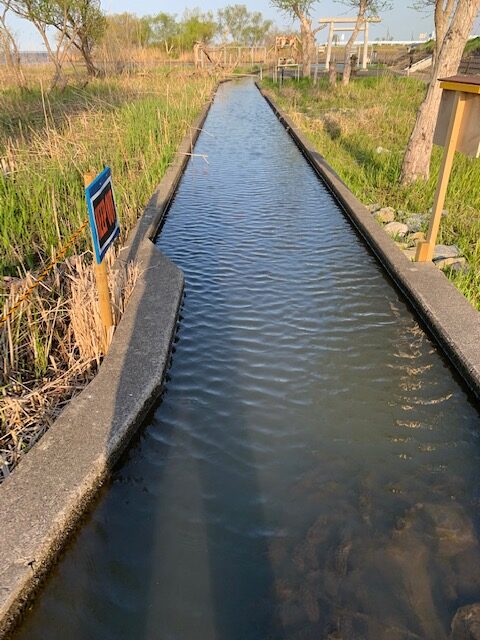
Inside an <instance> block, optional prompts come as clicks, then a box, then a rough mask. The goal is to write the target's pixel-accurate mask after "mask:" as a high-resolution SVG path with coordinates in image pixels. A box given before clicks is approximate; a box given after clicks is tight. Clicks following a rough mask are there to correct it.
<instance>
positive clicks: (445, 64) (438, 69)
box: [400, 0, 480, 185]
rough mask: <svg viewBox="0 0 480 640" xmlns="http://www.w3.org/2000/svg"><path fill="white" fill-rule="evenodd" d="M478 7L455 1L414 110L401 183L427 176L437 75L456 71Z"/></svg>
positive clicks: (474, 0)
mask: <svg viewBox="0 0 480 640" xmlns="http://www.w3.org/2000/svg"><path fill="white" fill-rule="evenodd" d="M438 1H440V0H438ZM479 8H480V0H459V1H458V4H457V8H456V10H455V13H454V14H453V17H452V19H451V22H450V26H449V28H448V30H447V32H446V35H445V37H444V39H443V43H442V46H441V47H440V49H439V52H438V55H437V57H436V60H435V66H434V69H433V73H432V79H431V81H430V85H429V87H428V91H427V95H426V97H425V100H424V101H423V103H422V104H421V106H420V109H419V110H418V113H417V120H416V122H415V127H414V129H413V131H412V134H411V136H410V140H409V141H408V145H407V149H406V152H405V156H404V158H403V165H402V172H401V176H400V182H401V184H403V185H408V184H411V183H412V182H414V181H415V180H418V179H423V180H427V179H428V177H429V175H430V159H431V156H432V149H433V135H434V133H435V125H436V122H437V118H438V111H439V107H440V100H441V97H442V90H441V89H440V85H439V82H438V78H442V77H446V76H451V75H453V74H455V73H456V72H457V71H458V67H459V65H460V62H461V59H462V55H463V51H464V49H465V43H466V42H467V39H468V36H469V35H470V32H471V30H472V27H473V23H474V20H475V18H476V16H477V13H478V10H479Z"/></svg>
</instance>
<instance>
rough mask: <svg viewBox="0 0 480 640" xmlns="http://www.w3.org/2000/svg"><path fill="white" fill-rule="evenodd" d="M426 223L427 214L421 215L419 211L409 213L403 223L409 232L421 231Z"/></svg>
mask: <svg viewBox="0 0 480 640" xmlns="http://www.w3.org/2000/svg"><path fill="white" fill-rule="evenodd" d="M427 223H428V216H425V215H422V214H421V213H414V214H410V215H409V216H406V218H405V224H407V226H408V228H409V230H410V232H411V233H417V232H418V231H421V230H422V228H423V227H424V226H426V224H427Z"/></svg>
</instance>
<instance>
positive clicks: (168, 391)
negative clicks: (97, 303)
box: [17, 82, 480, 640]
mask: <svg viewBox="0 0 480 640" xmlns="http://www.w3.org/2000/svg"><path fill="white" fill-rule="evenodd" d="M205 129H206V131H205V132H204V133H203V134H202V135H201V137H200V139H199V141H198V144H197V149H196V151H197V152H198V153H199V154H207V155H208V164H207V163H206V162H204V161H203V160H201V159H200V158H195V159H193V160H192V161H191V162H190V164H189V166H188V168H187V171H186V173H185V176H184V177H183V179H182V181H181V183H180V186H179V189H178V191H177V194H176V196H175V199H174V201H173V203H172V206H171V208H170V212H169V216H168V218H167V221H166V224H165V226H164V228H163V230H162V232H161V234H160V236H159V238H158V240H157V245H158V246H159V248H160V249H161V250H162V251H164V252H165V253H166V254H167V255H168V256H169V258H171V259H172V260H173V261H174V262H175V263H176V264H178V265H179V266H180V267H181V268H182V269H183V270H184V272H185V275H186V296H185V301H184V307H183V310H182V318H181V320H180V323H179V331H178V336H177V339H176V343H175V352H174V354H173V361H172V366H171V369H170V372H169V378H168V381H167V385H166V387H165V390H164V395H163V398H162V401H161V403H160V405H159V406H158V408H157V409H156V410H155V411H154V412H153V413H152V414H151V415H150V417H149V418H148V419H147V420H146V428H145V429H144V430H143V431H142V432H141V433H140V434H139V435H138V436H137V439H136V441H135V443H134V445H133V446H132V447H131V448H130V450H129V451H128V453H127V454H126V455H125V456H124V458H123V460H122V461H121V463H120V464H119V465H118V467H117V468H116V470H115V472H114V474H113V478H112V480H111V482H110V483H109V486H108V488H107V491H105V492H104V493H103V495H102V497H101V498H100V500H99V502H98V504H97V506H96V508H95V510H94V511H93V512H92V513H91V514H90V516H89V517H88V518H87V521H86V523H85V525H84V527H83V528H82V529H81V530H80V531H79V533H78V535H77V537H76V539H75V541H74V542H73V543H72V544H71V545H70V548H69V549H68V551H67V553H66V554H65V557H64V558H63V560H62V562H60V563H59V565H58V567H57V569H56V570H55V571H54V573H53V574H52V577H51V579H50V581H49V582H48V585H47V587H46V589H45V590H44V593H43V594H42V596H41V597H40V598H39V601H38V604H36V605H35V607H34V608H33V611H32V612H31V615H30V616H28V617H27V619H26V620H25V624H24V626H23V628H22V629H21V630H20V631H19V634H18V636H17V638H21V639H22V640H40V639H44V638H48V639H49V640H56V639H60V638H62V639H63V638H65V637H68V638H69V639H72V640H81V639H82V640H83V639H86V638H88V639H89V640H90V639H91V640H100V639H101V640H127V639H129V640H130V639H133V638H135V640H170V639H172V640H177V639H178V640H190V639H193V638H195V640H212V639H213V638H216V639H218V640H268V639H270V640H274V639H275V640H276V639H279V640H281V639H282V638H289V639H291V640H300V639H302V640H308V639H310V638H311V639H312V640H313V638H315V639H319V638H325V639H333V638H335V639H336V638H342V639H343V640H361V639H368V640H396V639H397V638H398V640H403V639H405V640H407V639H409V640H411V639H418V638H422V640H446V638H447V637H448V633H449V625H450V622H451V619H452V617H453V615H454V613H455V611H456V609H457V608H458V607H460V606H462V605H464V604H469V603H471V602H477V601H479V600H480V583H479V581H478V577H477V576H478V575H480V548H479V545H478V538H477V534H478V528H477V525H478V523H477V522H476V518H478V514H479V509H478V486H479V479H480V477H479V476H480V471H479V469H480V466H479V462H480V460H479V458H480V450H479V446H478V433H479V430H478V425H479V420H478V411H477V408H476V407H475V406H474V405H473V404H471V403H470V401H469V398H468V396H467V394H466V393H465V392H464V390H463V389H462V387H461V386H460V385H459V384H458V381H457V380H456V379H455V377H454V376H453V374H452V372H451V371H450V370H449V368H448V366H447V364H446V363H445V360H444V359H443V358H442V356H441V355H440V354H439V352H438V350H437V349H436V347H435V346H434V345H433V344H432V343H431V342H430V340H429V339H428V337H427V336H426V335H425V333H424V332H423V331H422V330H421V329H420V327H419V325H418V323H417V321H416V320H415V318H414V317H413V316H412V314H411V312H410V310H409V309H408V307H407V305H406V304H405V302H404V301H403V300H402V299H401V298H400V297H399V295H398V293H397V292H396V291H395V290H393V288H392V287H391V285H390V283H389V282H388V280H387V279H386V276H385V275H384V274H383V273H382V271H381V269H380V268H379V266H378V265H377V264H376V262H375V261H374V259H373V258H372V256H371V255H369V253H368V252H367V251H366V250H365V247H364V245H363V244H362V242H361V241H360V239H359V238H358V237H357V235H356V233H355V232H354V231H353V230H352V229H351V227H350V225H349V223H348V222H347V221H346V220H345V218H344V217H343V215H341V213H340V211H339V209H338V205H337V204H336V203H335V201H334V199H333V198H332V197H331V195H330V194H329V193H328V192H327V190H326V188H325V186H324V185H323V183H321V182H320V181H319V180H317V179H316V178H315V176H314V173H313V170H312V169H311V167H309V166H308V165H307V164H306V163H305V161H304V159H303V158H302V156H301V154H300V152H299V150H298V149H297V148H296V147H295V146H294V144H293V143H292V141H291V140H290V138H289V137H288V136H287V134H286V133H285V132H284V130H283V128H282V127H281V125H280V124H279V123H278V121H277V120H276V119H275V117H274V116H273V113H272V112H271V111H270V110H269V108H268V107H267V105H266V103H265V102H264V101H263V100H262V98H261V97H260V95H259V94H258V92H257V91H256V89H255V88H254V87H253V86H252V85H251V83H249V82H247V83H244V82H242V83H238V84H235V85H229V86H225V87H223V88H222V89H221V90H220V91H219V95H218V96H217V98H216V101H215V104H214V105H213V107H212V111H211V113H210V116H209V118H208V120H207V123H206V125H205ZM226 132H227V133H226ZM300 192H301V194H302V198H301V199H300V198H299V197H298V194H299V193H300ZM346 237H348V242H345V238H346ZM165 268H166V266H165ZM145 277H147V278H152V279H153V282H154V281H155V278H157V277H158V271H156V270H155V269H149V270H148V271H147V273H146V276H145ZM139 309H142V305H139ZM159 312H161V310H159ZM140 322H141V318H140V317H138V318H137V323H136V324H137V327H138V326H139V323H140ZM137 333H138V332H137ZM159 341H161V336H159ZM141 348H142V344H141V336H137V335H135V331H132V336H131V341H130V342H129V350H128V353H127V358H126V361H125V363H124V367H123V369H122V382H123V383H125V384H126V385H128V384H129V383H131V382H132V380H131V379H130V377H131V376H133V375H135V374H134V372H132V370H131V367H129V357H130V355H132V357H133V354H134V353H135V352H136V351H137V350H138V349H141ZM143 348H144V346H143ZM149 348H152V349H155V344H152V345H149ZM121 406H122V402H121V398H119V397H117V398H116V401H115V408H114V412H116V416H117V417H118V415H119V413H120V412H121Z"/></svg>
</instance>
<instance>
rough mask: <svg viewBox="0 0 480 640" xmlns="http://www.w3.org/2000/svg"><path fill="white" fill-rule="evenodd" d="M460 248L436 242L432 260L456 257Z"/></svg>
mask: <svg viewBox="0 0 480 640" xmlns="http://www.w3.org/2000/svg"><path fill="white" fill-rule="evenodd" d="M459 255H460V250H459V248H458V247H456V246H455V245H451V246H449V245H446V244H437V245H436V246H435V250H434V252H433V259H434V260H444V259H445V258H457V257H458V256H459Z"/></svg>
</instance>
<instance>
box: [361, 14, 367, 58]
mask: <svg viewBox="0 0 480 640" xmlns="http://www.w3.org/2000/svg"><path fill="white" fill-rule="evenodd" d="M363 39H364V42H363V60H362V69H366V68H367V62H368V22H367V20H365V30H364V36H363Z"/></svg>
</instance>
